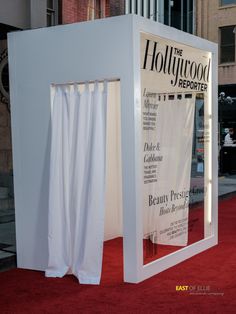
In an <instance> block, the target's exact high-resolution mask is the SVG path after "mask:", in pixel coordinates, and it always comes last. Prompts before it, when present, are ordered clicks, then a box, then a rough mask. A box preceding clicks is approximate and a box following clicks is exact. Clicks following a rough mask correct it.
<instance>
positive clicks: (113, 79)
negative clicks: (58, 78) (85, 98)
mask: <svg viewBox="0 0 236 314" xmlns="http://www.w3.org/2000/svg"><path fill="white" fill-rule="evenodd" d="M104 81H107V82H118V81H120V79H119V78H111V79H100V80H88V81H80V82H68V83H52V84H51V85H52V86H63V85H74V84H77V85H80V84H86V83H88V84H94V83H96V82H98V83H103V82H104Z"/></svg>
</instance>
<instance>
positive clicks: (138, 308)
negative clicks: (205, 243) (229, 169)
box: [0, 197, 236, 314]
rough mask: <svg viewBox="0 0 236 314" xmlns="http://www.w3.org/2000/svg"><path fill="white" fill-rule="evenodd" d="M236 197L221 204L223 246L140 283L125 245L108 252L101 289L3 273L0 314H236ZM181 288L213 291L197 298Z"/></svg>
mask: <svg viewBox="0 0 236 314" xmlns="http://www.w3.org/2000/svg"><path fill="white" fill-rule="evenodd" d="M235 236H236V197H234V198H231V199H228V200H224V201H222V202H221V203H220V210H219V245H218V246H215V247H213V248H211V249H209V250H207V251H205V252H203V253H201V254H199V255H197V256H195V257H193V258H191V259H189V260H187V261H185V262H183V263H181V264H179V265H177V266H175V267H172V268H171V269H168V270H167V271H164V272H162V273H161V274H158V275H157V276H154V277H152V278H151V279H148V280H146V281H144V282H142V283H140V284H137V285H135V284H127V283H123V281H122V276H123V275H122V250H121V245H120V244H121V243H120V242H121V241H120V240H116V241H109V242H108V243H106V246H105V251H104V265H103V276H102V283H101V285H100V286H87V285H86V286H85V285H79V284H78V282H77V280H76V279H75V277H73V276H66V277H65V278H63V279H51V278H50V279H49V278H45V277H44V274H43V273H42V272H36V271H27V270H20V269H15V270H10V271H7V272H3V273H0V282H1V284H0V289H1V290H0V313H1V314H3V313H4V314H5V313H33V314H34V313H67V314H71V313H79V314H80V313H82V314H83V313H145V314H148V313H198V314H199V313H203V314H204V313H207V314H208V313H210V314H211V313H219V314H224V313H235V312H236V237H235ZM176 285H188V286H196V287H197V288H198V289H200V288H201V287H202V288H205V289H206V288H207V289H208V291H207V292H205V293H204V291H203V292H201V291H199V293H200V294H198V295H196V294H195V295H191V294H190V292H189V291H176Z"/></svg>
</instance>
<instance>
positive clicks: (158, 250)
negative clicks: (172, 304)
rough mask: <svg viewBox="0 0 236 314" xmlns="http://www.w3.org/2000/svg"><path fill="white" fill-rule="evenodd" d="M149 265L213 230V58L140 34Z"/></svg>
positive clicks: (145, 237) (144, 209) (145, 233)
mask: <svg viewBox="0 0 236 314" xmlns="http://www.w3.org/2000/svg"><path fill="white" fill-rule="evenodd" d="M140 41H141V60H140V66H141V115H142V117H141V130H142V141H141V142H142V145H141V149H142V152H141V154H142V158H143V161H142V185H143V186H142V193H143V197H142V201H143V204H142V215H143V263H144V264H145V265H146V264H148V263H150V262H153V261H155V260H157V259H159V258H162V257H164V256H167V255H169V254H170V253H173V252H176V251H178V250H180V249H181V248H186V247H187V246H188V245H191V244H194V243H196V242H198V241H200V240H203V239H205V238H206V237H208V236H210V235H211V234H212V228H211V204H210V202H209V200H210V199H211V179H210V178H211V138H210V137H211V132H210V130H211V113H210V111H209V110H210V106H209V105H208V104H209V102H210V97H211V82H210V81H211V76H210V73H211V68H212V56H211V53H210V52H207V51H203V50H200V49H197V48H194V47H191V46H187V45H183V44H180V43H178V42H176V41H173V40H169V39H165V38H162V37H160V36H154V35H151V34H148V33H141V34H140Z"/></svg>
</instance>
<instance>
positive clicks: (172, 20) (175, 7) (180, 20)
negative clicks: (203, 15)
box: [164, 0, 194, 34]
mask: <svg viewBox="0 0 236 314" xmlns="http://www.w3.org/2000/svg"><path fill="white" fill-rule="evenodd" d="M193 8H194V6H193V0H179V1H177V0H167V1H164V24H166V25H169V26H173V27H175V28H178V29H180V30H182V31H185V32H188V33H191V34H192V33H193V31H194V30H193V18H194V16H193Z"/></svg>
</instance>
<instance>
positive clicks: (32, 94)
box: [9, 16, 136, 274]
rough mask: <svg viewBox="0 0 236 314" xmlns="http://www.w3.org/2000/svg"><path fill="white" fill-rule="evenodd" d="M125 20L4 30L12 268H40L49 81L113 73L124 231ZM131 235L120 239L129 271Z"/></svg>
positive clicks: (128, 49) (130, 170)
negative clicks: (10, 136) (116, 89)
mask: <svg viewBox="0 0 236 314" xmlns="http://www.w3.org/2000/svg"><path fill="white" fill-rule="evenodd" d="M132 22H133V19H132V17H131V16H123V17H116V18H112V19H105V20H97V21H94V22H86V23H78V24H71V25H66V26H58V27H51V28H46V29H37V30H32V31H24V32H20V33H11V34H10V35H9V64H10V84H11V104H12V133H13V162H14V180H15V181H14V184H15V204H16V235H17V261H18V267H23V268H30V269H39V270H44V269H45V267H46V265H47V255H48V253H47V251H48V248H47V211H48V174H49V154H50V137H51V130H50V84H51V83H63V82H71V81H86V80H94V79H102V78H114V77H116V78H120V80H121V118H122V128H121V129H122V138H123V142H122V143H123V144H122V145H123V147H122V152H123V157H122V158H123V174H124V175H125V180H124V181H123V200H124V212H125V213H126V214H125V215H126V218H125V219H126V225H125V226H124V233H126V232H127V230H128V228H129V226H130V224H133V221H134V220H135V207H136V206H135V164H134V159H135V149H134V147H135V143H134V90H133V62H132V60H133V51H132ZM132 212H133V213H132ZM134 229H135V226H134ZM133 239H134V240H135V236H133V237H132V239H130V240H128V238H126V240H125V243H124V246H125V247H129V249H127V251H128V252H129V253H128V255H130V257H127V258H131V259H133V263H132V265H131V267H130V269H129V273H130V274H132V273H134V274H135V272H136V267H134V264H135V255H136V253H135V250H136V246H135V242H133ZM128 242H130V243H128ZM127 258H125V263H126V260H127Z"/></svg>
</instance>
